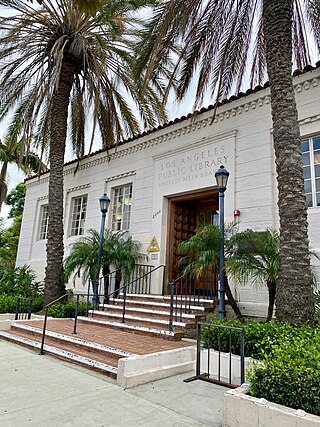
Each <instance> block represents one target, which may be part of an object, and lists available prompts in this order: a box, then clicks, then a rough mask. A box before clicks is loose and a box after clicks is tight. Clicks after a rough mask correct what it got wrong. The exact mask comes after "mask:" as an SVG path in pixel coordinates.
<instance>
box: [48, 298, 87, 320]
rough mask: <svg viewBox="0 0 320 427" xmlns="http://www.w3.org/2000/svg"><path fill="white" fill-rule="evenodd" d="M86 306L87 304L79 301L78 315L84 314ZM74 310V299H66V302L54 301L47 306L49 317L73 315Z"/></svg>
mask: <svg viewBox="0 0 320 427" xmlns="http://www.w3.org/2000/svg"><path fill="white" fill-rule="evenodd" d="M86 306H87V304H86V303H85V302H80V303H79V308H78V316H84V315H85V314H86ZM89 309H90V305H89ZM75 310H76V303H75V301H68V302H66V303H56V304H53V305H51V306H50V307H49V308H48V315H49V316H51V317H74V314H75Z"/></svg>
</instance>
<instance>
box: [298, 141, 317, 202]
mask: <svg viewBox="0 0 320 427" xmlns="http://www.w3.org/2000/svg"><path fill="white" fill-rule="evenodd" d="M301 151H302V161H303V177H304V191H305V194H306V198H307V206H308V207H314V206H320V136H315V137H313V138H309V139H305V140H303V141H302V142H301Z"/></svg>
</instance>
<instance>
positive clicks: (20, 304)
mask: <svg viewBox="0 0 320 427" xmlns="http://www.w3.org/2000/svg"><path fill="white" fill-rule="evenodd" d="M31 314H32V298H25V297H18V299H17V305H16V314H15V317H14V320H30V319H31Z"/></svg>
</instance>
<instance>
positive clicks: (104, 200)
mask: <svg viewBox="0 0 320 427" xmlns="http://www.w3.org/2000/svg"><path fill="white" fill-rule="evenodd" d="M99 203H100V211H101V214H102V217H101V227H100V243H99V255H98V272H97V278H96V281H95V283H94V284H93V298H92V305H93V307H94V308H98V307H99V302H100V301H99V274H100V269H101V258H102V246H103V239H104V227H105V223H106V213H107V212H108V209H109V205H110V199H109V197H108V196H107V194H106V193H104V194H103V196H101V197H100V199H99Z"/></svg>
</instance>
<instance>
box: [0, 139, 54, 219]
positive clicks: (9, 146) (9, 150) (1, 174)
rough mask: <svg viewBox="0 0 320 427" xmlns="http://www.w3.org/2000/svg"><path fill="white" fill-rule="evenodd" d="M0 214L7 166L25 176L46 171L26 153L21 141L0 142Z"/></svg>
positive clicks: (38, 160)
mask: <svg viewBox="0 0 320 427" xmlns="http://www.w3.org/2000/svg"><path fill="white" fill-rule="evenodd" d="M0 164H1V169H0V212H1V207H2V203H3V202H4V200H5V199H6V197H7V193H8V184H7V177H8V166H9V165H12V164H14V165H16V166H17V167H18V168H19V169H20V170H22V171H23V172H24V173H25V174H26V175H28V176H30V175H31V174H32V173H41V172H43V171H45V170H46V166H45V164H44V163H43V162H42V161H41V160H40V159H39V157H38V156H37V155H36V154H34V153H30V152H29V153H28V152H27V150H26V146H25V144H24V141H23V140H20V141H18V142H17V141H15V140H14V139H13V138H10V137H7V138H5V139H4V141H3V142H1V141H0Z"/></svg>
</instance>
